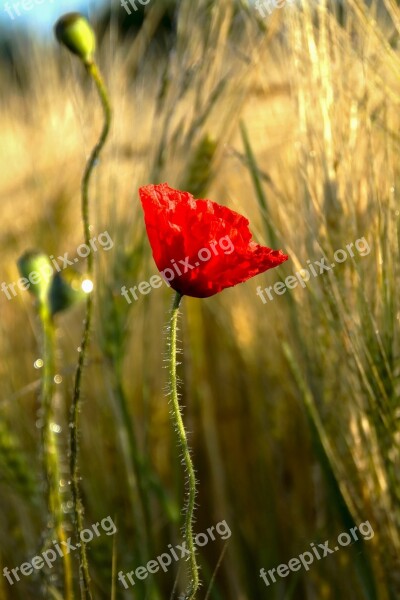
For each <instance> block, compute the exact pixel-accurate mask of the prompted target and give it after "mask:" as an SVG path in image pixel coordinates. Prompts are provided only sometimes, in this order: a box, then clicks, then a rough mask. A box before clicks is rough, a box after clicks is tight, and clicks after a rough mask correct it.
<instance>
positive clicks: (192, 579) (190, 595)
mask: <svg viewBox="0 0 400 600" xmlns="http://www.w3.org/2000/svg"><path fill="white" fill-rule="evenodd" d="M181 299H182V296H181V294H179V292H177V293H176V296H175V298H174V303H173V306H172V310H171V317H170V328H169V340H168V342H169V344H168V351H169V353H170V355H169V383H170V394H171V399H172V411H171V416H172V420H173V422H174V425H175V430H176V432H177V435H178V441H179V446H180V448H181V450H182V454H183V460H184V462H185V466H186V469H187V474H188V478H187V488H188V489H187V502H186V506H185V508H184V515H185V525H184V538H185V542H186V545H187V548H188V550H189V552H190V556H189V588H188V590H187V591H186V593H185V595H184V598H185V600H194V599H195V597H196V592H197V590H198V588H199V567H198V565H197V561H196V550H195V547H194V541H193V515H194V509H195V500H196V475H195V472H194V467H193V462H192V458H191V456H190V449H189V444H188V441H187V436H186V431H185V426H184V424H183V419H182V413H181V407H180V405H179V395H178V384H177V374H176V365H177V360H176V355H177V347H176V339H177V323H178V314H179V305H180V302H181Z"/></svg>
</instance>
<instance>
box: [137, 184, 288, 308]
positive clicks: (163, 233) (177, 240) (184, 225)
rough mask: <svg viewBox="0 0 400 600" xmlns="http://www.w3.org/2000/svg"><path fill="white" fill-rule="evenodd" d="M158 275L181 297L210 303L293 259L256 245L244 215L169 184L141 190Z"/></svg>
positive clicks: (151, 186)
mask: <svg viewBox="0 0 400 600" xmlns="http://www.w3.org/2000/svg"><path fill="white" fill-rule="evenodd" d="M139 195H140V200H141V202H142V206H143V210H144V218H145V223H146V229H147V235H148V237H149V240H150V244H151V248H152V251H153V257H154V260H155V263H156V265H157V268H158V270H159V271H160V272H161V274H162V275H163V277H164V279H165V280H166V281H167V283H168V284H169V285H170V286H171V287H172V288H173V289H174V290H175V291H177V292H179V293H180V294H182V295H186V296H194V297H195V298H207V297H208V296H212V295H213V294H217V293H218V292H221V291H222V290H223V289H225V288H228V287H231V286H233V285H237V284H238V283H242V282H243V281H246V280H247V279H250V277H254V276H255V275H258V274H259V273H263V272H264V271H267V270H268V269H272V268H273V267H277V266H278V265H280V264H281V263H283V262H284V261H285V260H287V259H288V256H286V254H283V252H281V251H280V250H271V248H267V247H266V246H260V245H259V244H256V242H254V241H252V239H251V237H252V236H251V233H250V231H249V227H248V226H249V222H248V220H247V219H246V218H245V217H243V216H242V215H240V214H238V213H237V212H234V211H233V210H230V209H229V208H227V207H226V206H221V205H220V204H217V203H216V202H212V201H211V200H195V199H194V198H193V196H192V195H191V194H189V193H188V192H182V191H179V190H174V189H173V188H171V187H169V185H168V184H166V183H163V184H160V185H147V186H145V187H142V188H140V190H139Z"/></svg>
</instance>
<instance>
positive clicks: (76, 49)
mask: <svg viewBox="0 0 400 600" xmlns="http://www.w3.org/2000/svg"><path fill="white" fill-rule="evenodd" d="M54 31H55V34H56V38H57V40H58V41H59V42H60V44H64V46H66V47H67V48H68V49H69V50H70V51H71V52H72V53H73V54H76V55H77V56H79V58H80V59H81V60H82V61H83V62H84V63H85V64H90V63H91V62H92V61H93V54H94V52H95V50H96V36H95V33H94V31H93V29H92V27H91V25H90V24H89V22H88V21H87V20H86V19H85V17H84V16H83V15H81V14H79V13H68V14H66V15H64V16H62V17H61V18H60V19H59V20H58V21H57V23H56V25H55V27H54Z"/></svg>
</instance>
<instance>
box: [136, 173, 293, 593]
mask: <svg viewBox="0 0 400 600" xmlns="http://www.w3.org/2000/svg"><path fill="white" fill-rule="evenodd" d="M139 196H140V200H141V202H142V207H143V211H144V219H145V224H146V230H147V235H148V238H149V241H150V245H151V249H152V252H153V258H154V260H155V263H156V265H157V268H158V270H159V271H160V272H161V274H162V275H163V277H164V279H165V280H166V281H167V282H168V284H169V285H170V286H171V288H172V289H174V290H175V292H176V296H175V299H174V303H173V307H172V311H171V316H170V323H169V340H168V352H169V361H168V362H169V383H170V394H171V401H172V402H171V403H172V410H171V416H172V420H173V424H174V427H175V431H176V434H177V438H178V444H179V446H180V448H181V450H182V454H183V460H184V463H185V467H186V470H187V475H188V477H187V490H186V494H187V502H186V504H185V508H184V537H185V542H186V545H187V548H188V550H189V558H188V564H189V569H188V574H189V586H188V589H187V590H186V592H185V594H184V596H183V598H184V600H195V598H196V594H197V591H198V589H199V586H200V580H199V567H198V564H197V559H196V550H195V545H194V534H193V522H194V511H195V499H196V476H195V471H194V467H193V462H192V458H191V454H190V449H189V444H188V440H187V435H186V431H185V426H184V423H183V419H182V414H181V408H180V405H179V395H178V387H177V373H176V367H177V359H176V356H177V321H178V313H179V306H180V303H181V300H182V297H183V296H184V295H186V296H192V297H195V298H207V297H209V296H213V295H214V294H217V293H218V292H221V291H222V290H224V289H225V288H228V287H232V286H235V285H237V284H239V283H242V282H244V281H247V279H250V278H251V277H254V276H255V275H258V274H260V273H264V272H265V271H267V270H268V269H272V268H274V267H277V266H279V265H280V264H281V263H283V262H284V261H286V260H287V259H288V256H286V254H283V252H281V251H280V250H272V249H271V248H267V247H266V246H260V245H259V244H257V243H256V242H254V241H253V240H252V236H251V233H250V231H249V227H248V226H249V222H248V220H247V219H246V218H245V217H243V216H242V215H240V214H238V213H237V212H234V211H233V210H230V209H229V208H227V207H225V206H221V205H220V204H217V203H216V202H212V201H211V200H195V199H194V198H193V196H192V195H191V194H189V193H188V192H184V191H180V190H175V189H173V188H171V187H170V186H169V185H168V184H166V183H164V184H159V185H148V186H145V187H142V188H140V190H139Z"/></svg>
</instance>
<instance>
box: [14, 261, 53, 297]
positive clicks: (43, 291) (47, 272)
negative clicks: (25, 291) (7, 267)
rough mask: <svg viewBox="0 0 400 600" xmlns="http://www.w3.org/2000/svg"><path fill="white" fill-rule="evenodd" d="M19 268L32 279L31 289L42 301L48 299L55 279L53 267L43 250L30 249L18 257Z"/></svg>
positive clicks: (22, 274)
mask: <svg viewBox="0 0 400 600" xmlns="http://www.w3.org/2000/svg"><path fill="white" fill-rule="evenodd" d="M18 270H19V272H20V273H21V276H22V277H25V278H26V279H28V280H29V281H30V283H31V284H32V285H30V286H29V291H30V292H32V294H34V296H36V298H38V299H39V300H41V301H46V300H47V296H48V293H49V290H50V287H51V282H52V279H53V270H54V269H53V267H52V265H51V262H50V259H49V257H48V256H46V254H43V252H38V251H36V250H29V251H28V252H25V253H24V254H23V255H22V256H21V257H20V258H19V259H18Z"/></svg>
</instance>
